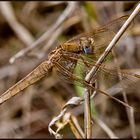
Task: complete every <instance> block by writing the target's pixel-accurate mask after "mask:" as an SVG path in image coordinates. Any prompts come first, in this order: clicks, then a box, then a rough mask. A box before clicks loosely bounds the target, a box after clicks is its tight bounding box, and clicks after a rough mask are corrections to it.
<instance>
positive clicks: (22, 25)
mask: <svg viewBox="0 0 140 140" xmlns="http://www.w3.org/2000/svg"><path fill="white" fill-rule="evenodd" d="M136 4H137V2H132V1H131V2H123V1H119V2H111V1H108V2H104V1H101V2H97V1H93V2H88V1H87V2H75V3H74V4H73V3H71V2H70V1H69V2H64V1H61V2H60V1H56V2H53V1H52V2H51V1H46V2H45V1H42V2H37V1H36V2H12V1H11V2H0V93H1V94H2V93H3V92H4V91H6V90H7V89H8V88H9V87H11V86H12V85H14V84H15V83H16V82H17V81H19V80H20V79H22V78H23V77H24V76H26V75H27V74H28V73H29V72H31V71H32V70H33V69H34V68H35V67H36V66H37V65H38V64H40V63H41V62H42V61H43V60H45V59H47V56H48V53H49V52H50V51H51V50H53V49H54V48H55V47H56V46H57V45H58V44H60V43H62V42H64V41H66V40H68V39H70V38H71V37H73V36H75V35H77V34H79V33H83V32H88V31H91V30H94V29H96V28H97V27H99V26H102V25H104V24H106V23H107V22H109V21H111V20H113V19H115V18H118V17H120V16H124V15H130V14H131V13H132V11H133V9H134V7H135V6H136ZM60 18H64V20H63V21H61V19H60ZM59 21H61V22H60V24H59ZM57 25H58V26H57ZM44 33H46V35H45V38H44V40H43V41H41V43H39V44H38V45H36V46H35V47H34V48H33V49H31V51H30V52H28V53H26V54H25V55H23V56H22V57H20V58H18V59H16V60H15V62H14V63H12V64H10V63H9V60H11V57H12V58H13V56H14V55H15V54H17V53H18V52H19V51H20V50H22V49H23V50H24V49H25V48H28V47H30V46H31V44H32V43H33V42H35V41H37V40H38V39H39V38H40V37H41V36H42V35H43V34H44ZM139 35H140V16H139V15H138V16H137V17H136V18H135V20H134V23H133V25H132V26H131V27H130V29H129V31H128V34H127V35H126V36H125V39H122V40H120V42H119V43H118V44H119V45H118V52H119V55H120V56H123V58H125V61H123V65H124V66H126V67H127V68H129V69H134V70H135V69H137V70H138V69H139V68H140V47H139V46H140V36H139ZM103 38H105V36H104V37H103ZM12 60H13V59H12ZM134 72H135V71H134ZM138 72H139V71H138ZM102 86H103V87H104V85H102ZM126 89H127V90H126V91H127V92H126V93H127V97H128V103H129V105H131V106H132V107H134V109H135V110H134V117H135V132H134V133H135V134H136V135H137V137H140V109H139V106H140V92H139V91H140V89H139V80H138V81H137V82H135V84H131V85H130V86H129V87H127V88H126ZM78 95H79V94H78V91H77V90H76V89H75V87H74V86H73V85H71V84H68V83H65V82H62V80H60V79H58V78H56V77H55V75H51V76H49V77H48V78H47V77H45V78H43V79H42V80H41V81H39V82H37V83H36V84H34V85H32V86H30V87H29V88H27V89H26V90H24V91H22V92H20V94H18V95H17V96H15V97H13V98H12V99H10V100H8V101H7V102H5V103H4V104H2V105H1V106H0V138H54V137H53V136H52V135H50V134H49V132H48V124H49V122H50V121H51V120H52V118H53V117H54V116H56V115H58V114H59V112H60V111H61V108H62V106H63V105H64V104H65V103H66V102H67V101H68V100H69V99H70V98H71V97H73V96H78ZM112 95H114V96H115V97H117V98H119V99H120V100H123V99H122V95H121V94H120V92H114V94H113V93H112ZM93 101H94V105H95V108H96V111H97V112H96V113H98V117H99V118H101V119H102V121H103V122H104V123H105V124H106V125H107V126H108V127H109V128H110V129H111V130H112V132H113V133H114V134H115V135H116V136H117V137H119V138H132V130H131V127H130V124H129V121H128V117H127V113H126V110H125V107H124V106H122V105H121V104H119V103H117V102H115V101H114V100H112V99H109V98H107V97H105V96H103V95H100V94H99V95H97V96H96V97H95V98H94V99H93ZM73 111H74V112H75V114H76V115H75V116H76V117H77V119H78V121H79V123H80V125H81V127H82V128H83V121H84V118H83V113H84V112H83V105H80V106H78V107H76V108H75V109H74V110H73ZM61 133H62V134H63V136H64V138H75V136H74V134H73V133H72V131H71V129H70V128H69V125H67V126H65V127H64V129H63V130H62V132H61ZM108 137H109V136H108V134H107V133H106V132H105V130H103V129H102V128H101V126H100V125H99V124H98V123H96V122H94V121H93V138H108Z"/></svg>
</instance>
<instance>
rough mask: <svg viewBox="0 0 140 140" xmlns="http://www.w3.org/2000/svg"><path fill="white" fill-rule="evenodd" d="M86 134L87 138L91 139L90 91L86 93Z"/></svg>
mask: <svg viewBox="0 0 140 140" xmlns="http://www.w3.org/2000/svg"><path fill="white" fill-rule="evenodd" d="M84 100H85V102H84V130H85V131H84V132H85V138H86V139H89V138H91V105H90V91H88V89H86V90H85V92H84Z"/></svg>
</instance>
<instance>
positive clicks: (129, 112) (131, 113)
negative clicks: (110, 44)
mask: <svg viewBox="0 0 140 140" xmlns="http://www.w3.org/2000/svg"><path fill="white" fill-rule="evenodd" d="M112 53H113V55H114V57H115V59H114V62H115V64H116V66H117V72H118V73H121V69H120V67H119V65H118V63H117V58H116V54H115V52H114V51H112ZM118 77H119V80H120V81H122V80H123V79H122V74H118ZM121 86H122V95H123V99H124V101H125V103H127V104H128V99H127V96H126V92H125V90H124V88H123V85H121ZM125 108H126V113H127V117H128V120H129V124H130V128H131V133H132V137H133V138H136V131H135V119H134V111H133V110H131V109H130V110H129V109H128V108H127V107H125Z"/></svg>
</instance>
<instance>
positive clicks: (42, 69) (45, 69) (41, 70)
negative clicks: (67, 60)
mask: <svg viewBox="0 0 140 140" xmlns="http://www.w3.org/2000/svg"><path fill="white" fill-rule="evenodd" d="M51 69H52V65H51V64H50V63H49V61H44V62H43V63H42V64H40V65H39V66H38V67H37V68H36V69H34V70H33V71H32V72H31V73H29V74H28V75H27V76H26V77H25V78H23V79H22V80H20V81H19V82H18V83H17V84H15V85H14V86H12V87H11V88H9V89H8V90H7V91H6V92H5V93H3V94H2V95H1V96H0V104H2V103H3V102H5V101H6V100H8V99H9V98H11V97H12V96H15V95H16V94H17V93H19V92H20V91H22V90H24V89H25V88H27V87H28V86H30V85H32V84H34V83H35V82H37V81H38V80H40V79H41V78H43V77H44V76H46V75H48V73H49V71H50V70H51Z"/></svg>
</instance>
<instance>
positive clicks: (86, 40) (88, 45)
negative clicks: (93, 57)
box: [79, 37, 95, 54]
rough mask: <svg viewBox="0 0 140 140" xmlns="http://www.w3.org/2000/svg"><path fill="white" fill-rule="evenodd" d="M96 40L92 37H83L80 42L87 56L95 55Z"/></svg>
mask: <svg viewBox="0 0 140 140" xmlns="http://www.w3.org/2000/svg"><path fill="white" fill-rule="evenodd" d="M94 45H95V44H94V39H93V38H91V37H82V38H80V40H79V46H80V48H81V50H82V51H83V52H84V53H85V54H91V53H93V49H94Z"/></svg>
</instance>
